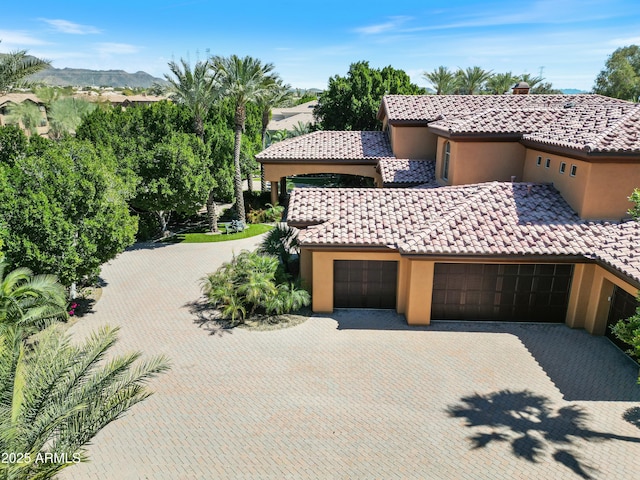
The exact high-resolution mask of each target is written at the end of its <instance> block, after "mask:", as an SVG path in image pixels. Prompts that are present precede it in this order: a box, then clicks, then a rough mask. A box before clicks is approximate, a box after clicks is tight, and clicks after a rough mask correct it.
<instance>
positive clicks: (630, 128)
mask: <svg viewBox="0 0 640 480" xmlns="http://www.w3.org/2000/svg"><path fill="white" fill-rule="evenodd" d="M523 140H530V141H534V142H538V143H544V144H547V145H556V146H561V147H569V148H575V149H580V150H583V151H586V152H620V151H624V152H633V153H637V152H640V105H638V104H630V105H606V106H601V107H596V108H585V107H575V108H572V109H567V110H566V111H565V114H564V115H562V116H559V117H558V118H557V119H556V120H555V121H554V122H550V123H549V124H548V125H545V126H544V127H542V128H540V129H538V130H537V131H534V132H531V133H529V134H528V135H524V136H523Z"/></svg>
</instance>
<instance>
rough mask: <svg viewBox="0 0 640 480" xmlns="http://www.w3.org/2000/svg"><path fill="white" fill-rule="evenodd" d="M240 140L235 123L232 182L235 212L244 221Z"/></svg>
mask: <svg viewBox="0 0 640 480" xmlns="http://www.w3.org/2000/svg"><path fill="white" fill-rule="evenodd" d="M241 142H242V128H241V127H239V126H237V125H236V142H235V146H234V148H233V166H234V168H235V175H234V182H235V190H236V213H237V214H238V220H241V221H242V222H246V221H247V219H246V216H245V211H244V197H243V196H242V171H241V170H240V145H241Z"/></svg>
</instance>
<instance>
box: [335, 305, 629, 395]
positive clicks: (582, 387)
mask: <svg viewBox="0 0 640 480" xmlns="http://www.w3.org/2000/svg"><path fill="white" fill-rule="evenodd" d="M331 318H333V319H335V320H336V321H337V322H338V329H339V330H348V329H357V330H408V331H431V332H467V333H473V332H478V333H506V334H511V335H515V336H516V337H518V339H519V340H520V342H521V343H522V344H523V345H524V346H525V348H526V349H527V350H528V351H529V352H530V353H531V355H532V356H533V357H534V358H535V360H536V361H537V362H538V364H539V365H540V366H541V367H542V369H543V370H544V371H545V373H546V374H547V376H548V377H549V378H550V379H551V381H552V382H553V383H554V384H555V385H556V387H557V388H558V390H560V392H561V393H562V395H563V396H564V399H565V400H567V401H577V400H586V401H623V402H640V385H638V384H637V378H638V365H637V364H636V363H635V362H634V361H633V360H631V359H630V358H629V357H628V356H627V355H625V354H624V353H623V352H622V351H620V350H619V349H618V348H617V347H616V346H615V345H614V344H613V343H612V342H611V341H610V340H609V339H607V338H606V337H599V336H593V335H590V334H589V333H587V332H586V331H584V330H575V329H571V328H569V327H567V326H566V325H564V324H549V323H506V322H486V321H482V322H468V321H460V322H458V321H433V322H432V323H431V325H429V326H423V327H413V326H409V325H407V322H406V320H405V318H404V316H403V315H399V314H397V313H395V312H394V311H392V310H347V309H343V310H336V311H335V313H334V314H333V315H331Z"/></svg>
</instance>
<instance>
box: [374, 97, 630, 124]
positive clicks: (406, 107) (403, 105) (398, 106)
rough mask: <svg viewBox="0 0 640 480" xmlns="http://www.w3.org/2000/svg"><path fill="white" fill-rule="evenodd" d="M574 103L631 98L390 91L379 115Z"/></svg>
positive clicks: (416, 118) (455, 113)
mask: <svg viewBox="0 0 640 480" xmlns="http://www.w3.org/2000/svg"><path fill="white" fill-rule="evenodd" d="M569 104H571V105H573V106H597V105H605V104H606V105H615V104H620V105H629V104H630V102H626V101H624V100H618V99H615V98H609V97H604V96H602V95H386V96H385V97H384V98H383V99H382V105H381V106H380V112H379V115H378V116H381V115H383V114H384V115H385V116H386V117H387V119H388V120H389V122H390V123H395V122H398V123H402V122H432V121H435V120H439V119H440V118H439V117H441V116H444V117H459V116H463V115H469V114H472V113H474V112H478V111H480V110H490V109H495V110H521V109H526V108H529V109H536V108H555V109H560V108H564V107H565V106H567V105H569Z"/></svg>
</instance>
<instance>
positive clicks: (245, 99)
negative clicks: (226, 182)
mask: <svg viewBox="0 0 640 480" xmlns="http://www.w3.org/2000/svg"><path fill="white" fill-rule="evenodd" d="M210 62H211V68H212V69H213V71H214V72H215V73H214V74H215V76H216V83H217V85H218V88H219V89H220V94H221V96H223V97H229V98H231V99H232V100H233V103H234V107H235V116H234V123H235V127H234V130H235V143H234V149H233V164H234V167H235V178H234V183H235V196H236V213H237V215H238V218H239V219H240V220H241V221H242V222H245V221H246V215H245V208H244V198H243V196H242V171H241V168H240V146H241V143H242V132H243V131H244V127H245V121H246V118H247V113H246V107H247V104H248V103H250V102H259V101H260V100H261V99H262V98H263V97H266V96H267V95H268V94H269V93H270V92H271V90H273V89H274V88H275V85H277V83H276V80H277V77H276V75H275V74H273V73H272V71H273V68H274V67H273V64H271V63H265V64H263V63H262V62H261V61H260V60H258V59H255V58H252V57H249V56H246V57H244V58H240V57H238V56H237V55H231V56H230V57H221V56H214V57H212V58H211V60H210Z"/></svg>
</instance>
